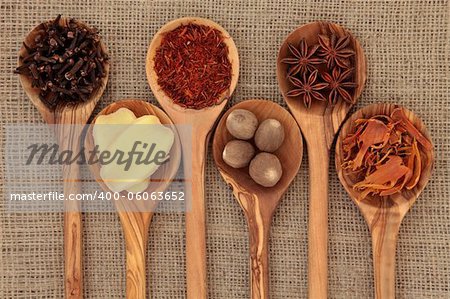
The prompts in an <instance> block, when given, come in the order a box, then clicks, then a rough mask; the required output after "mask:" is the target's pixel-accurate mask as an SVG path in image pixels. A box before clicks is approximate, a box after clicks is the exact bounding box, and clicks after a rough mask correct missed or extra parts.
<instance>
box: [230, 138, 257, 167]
mask: <svg viewBox="0 0 450 299" xmlns="http://www.w3.org/2000/svg"><path fill="white" fill-rule="evenodd" d="M254 155H255V149H254V148H253V145H251V144H250V143H248V142H247V141H243V140H231V141H230V142H228V143H227V144H226V145H225V148H224V149H223V153H222V159H223V161H224V162H225V163H227V164H228V165H230V166H231V167H233V168H241V167H245V166H247V165H248V163H249V162H250V160H251V159H252V158H253V156H254Z"/></svg>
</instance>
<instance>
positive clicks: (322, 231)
mask: <svg viewBox="0 0 450 299" xmlns="http://www.w3.org/2000/svg"><path fill="white" fill-rule="evenodd" d="M330 30H333V31H334V32H335V33H336V34H337V35H338V37H340V36H342V35H344V34H350V33H349V32H348V31H347V30H346V29H344V28H343V27H341V26H339V25H337V24H333V23H326V22H314V23H309V24H306V25H303V26H301V27H299V28H298V29H296V30H295V31H293V32H292V33H291V34H290V35H289V36H288V37H287V38H286V40H285V41H284V43H283V44H282V46H281V48H280V51H279V54H278V60H277V78H278V84H279V87H280V90H281V93H282V94H283V97H284V99H285V101H286V103H287V104H288V106H289V109H290V110H291V112H292V114H293V115H294V118H295V119H296V120H297V122H298V124H299V125H300V128H301V131H302V133H303V136H304V138H305V141H306V146H307V149H308V159H309V169H310V173H309V186H310V196H309V224H308V246H309V248H308V294H309V298H312V299H322V298H327V297H328V167H329V159H330V148H331V144H332V142H333V139H334V136H335V134H336V132H337V131H338V129H339V127H340V125H341V123H342V121H343V120H344V119H345V117H346V115H347V113H348V111H349V109H350V108H351V105H349V104H348V103H346V102H344V101H343V100H340V101H338V103H337V104H336V105H334V106H330V105H328V104H327V103H326V102H318V101H313V103H312V105H311V107H310V108H309V109H308V108H306V107H305V106H304V104H303V101H302V100H301V98H299V97H295V98H294V97H288V96H287V95H286V93H287V92H288V91H289V88H290V83H289V82H288V80H287V77H286V74H287V65H286V64H284V63H282V62H281V60H282V59H283V58H285V57H287V56H288V51H289V49H288V43H290V44H293V45H297V44H298V43H299V42H300V40H301V39H303V38H304V39H306V41H307V43H308V44H309V45H313V44H317V43H318V35H319V34H328V33H329V32H330ZM350 43H351V46H352V48H353V50H354V51H355V52H356V54H355V63H354V66H353V67H354V68H355V81H356V83H357V84H358V86H357V88H356V89H355V91H354V93H353V100H354V102H356V100H357V99H358V97H359V96H360V95H361V92H362V90H363V88H364V84H365V81H366V59H365V56H364V52H363V49H362V48H361V45H360V44H359V42H358V41H357V40H356V39H355V38H353V37H352V40H351V42H350Z"/></svg>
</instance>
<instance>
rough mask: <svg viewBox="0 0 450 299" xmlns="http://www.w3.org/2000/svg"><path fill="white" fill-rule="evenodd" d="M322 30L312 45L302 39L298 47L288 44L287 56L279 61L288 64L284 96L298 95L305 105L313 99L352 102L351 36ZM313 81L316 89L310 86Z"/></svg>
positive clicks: (329, 101)
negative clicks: (286, 87)
mask: <svg viewBox="0 0 450 299" xmlns="http://www.w3.org/2000/svg"><path fill="white" fill-rule="evenodd" d="M325 33H326V32H324V33H323V34H319V35H318V36H317V39H318V41H317V43H316V44H314V45H311V46H308V44H307V42H306V40H305V39H302V40H300V43H299V45H298V47H295V46H294V45H292V44H288V48H289V56H288V57H285V58H284V59H282V60H281V62H282V63H285V64H287V65H288V66H289V67H288V69H287V74H286V75H287V77H288V79H289V81H290V82H291V85H292V88H291V90H289V91H288V92H287V93H286V96H288V97H294V98H295V97H299V98H301V99H302V100H303V102H304V105H305V107H306V108H310V107H311V104H312V103H313V101H314V100H316V101H324V100H325V98H328V104H329V105H335V104H336V103H337V102H338V101H339V100H340V99H342V100H343V101H345V102H347V103H349V104H354V99H353V94H354V91H353V90H354V89H355V88H356V87H357V84H356V83H355V82H354V73H355V70H354V68H352V65H353V64H354V60H352V58H353V56H354V55H355V51H354V50H353V49H352V48H351V45H350V42H351V36H350V35H349V34H345V35H343V36H340V37H339V38H338V35H337V34H336V32H334V31H333V30H331V28H330V32H328V33H326V34H325ZM312 79H314V80H312ZM311 80H312V81H311ZM310 81H311V82H310ZM313 83H314V87H315V88H311V86H313V85H312V84H313Z"/></svg>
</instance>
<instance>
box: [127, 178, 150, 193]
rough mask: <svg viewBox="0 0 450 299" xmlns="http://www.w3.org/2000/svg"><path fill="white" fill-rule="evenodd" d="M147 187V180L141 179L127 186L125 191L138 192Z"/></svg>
mask: <svg viewBox="0 0 450 299" xmlns="http://www.w3.org/2000/svg"><path fill="white" fill-rule="evenodd" d="M147 188H148V180H143V181H142V182H139V183H137V184H134V185H133V186H131V187H128V188H127V191H128V192H131V193H139V192H144V191H145V190H146V189H147Z"/></svg>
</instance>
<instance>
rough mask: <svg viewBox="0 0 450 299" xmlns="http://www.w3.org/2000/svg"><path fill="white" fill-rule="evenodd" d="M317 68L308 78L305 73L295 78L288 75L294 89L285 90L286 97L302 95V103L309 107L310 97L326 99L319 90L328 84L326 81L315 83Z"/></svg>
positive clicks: (320, 99)
mask: <svg viewBox="0 0 450 299" xmlns="http://www.w3.org/2000/svg"><path fill="white" fill-rule="evenodd" d="M317 72H318V71H317V70H314V71H313V72H312V73H311V74H310V75H309V76H308V78H306V73H305V72H304V73H303V79H297V78H295V77H292V76H289V77H288V78H289V81H290V82H291V83H292V85H294V86H295V88H294V89H292V90H290V91H288V92H287V94H286V95H287V96H288V97H298V96H300V95H303V103H304V104H305V107H306V108H309V107H311V102H312V99H316V100H319V101H326V99H325V97H324V96H323V95H322V94H321V93H320V92H319V90H322V89H324V88H326V87H327V86H328V84H327V83H316V80H317Z"/></svg>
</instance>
